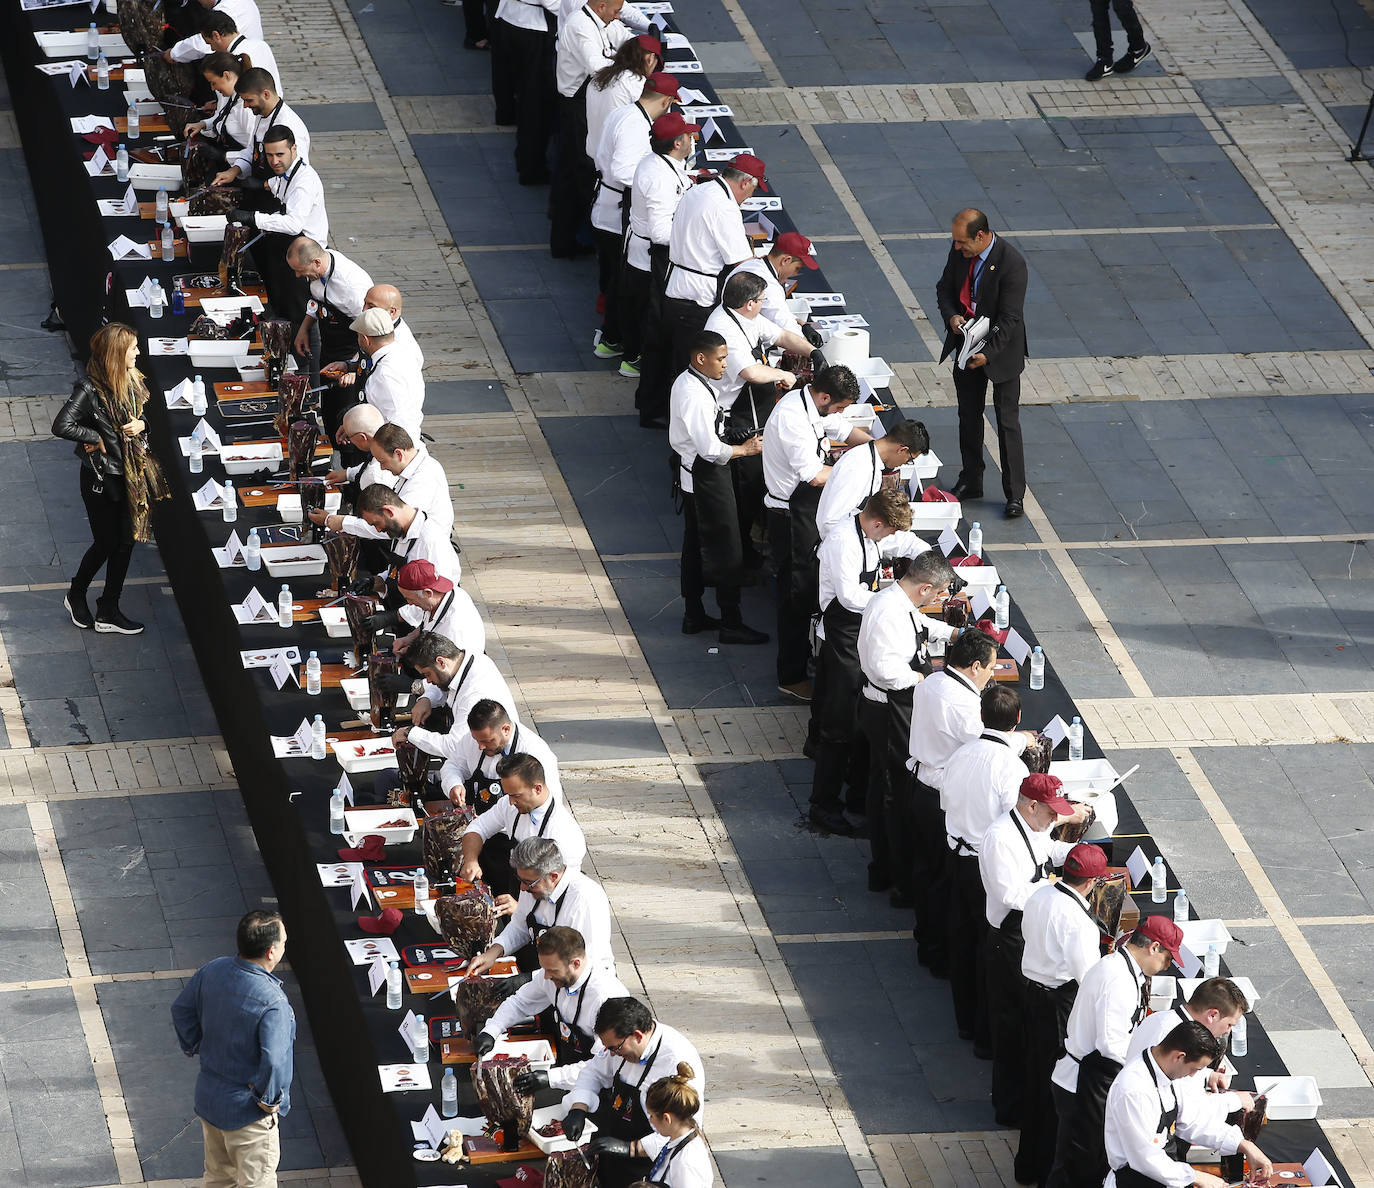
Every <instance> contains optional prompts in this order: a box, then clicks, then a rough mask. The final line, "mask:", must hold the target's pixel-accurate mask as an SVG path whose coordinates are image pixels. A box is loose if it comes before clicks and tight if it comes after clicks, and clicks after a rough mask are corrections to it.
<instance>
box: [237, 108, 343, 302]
mask: <svg viewBox="0 0 1374 1188" xmlns="http://www.w3.org/2000/svg"><path fill="white" fill-rule="evenodd" d="M262 151H263V154H264V155H265V156H266V158H267V166H268V168H269V169H270V170H271V171H272V176H271V177H269V178H268V179H267V191H266V192H267V197H268V198H270V199H271V200H272V203H273V204H275V206H276V210H275V211H272V210H256V211H254V210H247V209H243V208H240V209H237V210H234V211H232V212H231V213H230V215H229V221H230V222H231V223H244V224H246V225H247V226H249V227H255V228H256V229H257V230H259V231H261V232H263V233H264V234H263V235H262V236H261V238H259V239H258V241H257V242H256V243H254V244H253V246H252V247H251V248H250V249H249V250H250V251H251V252H252V253H253V262H254V263H255V264H256V265H257V267H258V272H259V273H260V274H261V276H262V283H263V286H264V287H265V288H266V289H267V300H268V301H269V302H270V303H271V305H272V309H273V311H274V312H275V313H276V315H277V316H278V317H281V318H285V319H286V320H287V321H289V322H290V323H291V324H292V325H293V326H295V325H299V324H300V321H301V319H302V318H304V316H305V303H306V300H307V293H308V289H307V286H306V284H305V282H304V281H303V280H301V278H300V277H299V276H298V275H297V274H296V272H295V270H294V269H293V268H292V267H291V265H290V264H288V263H287V260H286V254H287V252H288V251H289V250H290V248H291V245H292V244H293V243H294V242H295V241H296V240H297V239H298V238H299V237H300V236H302V235H307V236H309V237H310V238H311V239H313V240H315V242H317V243H320V244H323V243H325V241H326V240H327V239H328V237H329V215H328V213H327V212H326V211H325V208H324V182H323V181H321V180H320V175H319V174H318V173H316V172H315V170H314V168H313V167H312V166H311V165H310V164H309V162H307V161H303V160H301V158H300V155H299V154H298V153H297V151H296V134H295V133H294V132H293V131H291V129H290V128H289V127H287V126H286V125H285V124H276V125H274V126H273V127H271V128H269V129H268V130H267V132H266V134H265V135H264V136H263V139H262Z"/></svg>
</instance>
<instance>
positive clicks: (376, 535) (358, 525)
mask: <svg viewBox="0 0 1374 1188" xmlns="http://www.w3.org/2000/svg"><path fill="white" fill-rule="evenodd" d="M339 529H340V531H342V532H347V533H348V534H349V535H350V536H361V537H362V538H363V539H364V540H385V539H386V533H385V532H378V531H377V529H375V528H374V527H372V525H371V524H369V523H368V522H367V521H366V520H364V519H363V518H362V517H361V516H343V517H342V523H341V524H340V525H339Z"/></svg>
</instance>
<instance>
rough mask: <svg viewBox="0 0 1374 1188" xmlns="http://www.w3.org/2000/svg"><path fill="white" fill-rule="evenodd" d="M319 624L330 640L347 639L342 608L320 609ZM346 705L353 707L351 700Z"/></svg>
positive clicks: (346, 613) (345, 617)
mask: <svg viewBox="0 0 1374 1188" xmlns="http://www.w3.org/2000/svg"><path fill="white" fill-rule="evenodd" d="M320 622H321V623H323V624H324V630H325V634H326V635H328V636H329V638H330V639H347V638H348V637H349V634H350V633H349V630H348V612H347V611H345V610H344V608H343V607H341V606H322V607H320ZM347 683H348V682H347V681H345V682H344V684H347ZM363 684H364V685H366V684H367V682H366V681H364V682H363ZM348 704H349V705H353V699H352V698H349V702H348ZM353 708H354V709H357V708H358V707H357V706H356V705H354V706H353Z"/></svg>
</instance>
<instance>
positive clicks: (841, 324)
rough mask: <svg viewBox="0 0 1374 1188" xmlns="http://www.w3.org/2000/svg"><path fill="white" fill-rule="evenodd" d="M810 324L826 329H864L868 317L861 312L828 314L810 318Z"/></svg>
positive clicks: (866, 325)
mask: <svg viewBox="0 0 1374 1188" xmlns="http://www.w3.org/2000/svg"><path fill="white" fill-rule="evenodd" d="M811 324H812V325H813V326H821V327H824V328H825V329H826V330H849V329H859V330H864V329H867V327H868V319H867V318H866V317H864V316H863V314H830V315H829V316H828V317H823V318H812V319H811Z"/></svg>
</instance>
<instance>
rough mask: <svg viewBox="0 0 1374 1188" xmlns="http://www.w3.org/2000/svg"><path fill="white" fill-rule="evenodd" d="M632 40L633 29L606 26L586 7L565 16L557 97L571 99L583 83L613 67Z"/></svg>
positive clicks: (620, 23)
mask: <svg viewBox="0 0 1374 1188" xmlns="http://www.w3.org/2000/svg"><path fill="white" fill-rule="evenodd" d="M630 36H631V33H630V28H629V26H628V25H626V24H625V23H624V22H623V21H621V20H614V21H612V22H611V23H610V24H609V25H603V24H602V23H601V18H600V17H599V16H597V15H596V13H594V12H593V11H592V10H591V9H590V8H588V7H587V6H586V5H585V4H584V5H583V6H582V7H581V8H579V9H577V10H575V11H573V12H571V13H565V14H564V15H563V16H562V17H560V18H559V21H558V67H557V70H556V72H555V79H556V81H557V84H558V93H559V94H560V95H562V96H563V97H564V98H566V99H571V98H572V97H573V96H574V95H576V94H577V90H578V88H579V87H580V86H582V84H583V83H585V82H586V81H587V80H588V79H589V78H590V77H591V76H592V75H593V74H595V73H596V72H597V71H598V70H600V69H601V68H602V67H603V66H606V65H608V64H609V63H610V61H611V59H612V58H614V57H615V51H616V50H618V49H619V48H620V47H621V45H623V44H624V43H625V42H626V41H628V40H629V39H630ZM641 89H642V88H641Z"/></svg>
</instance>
